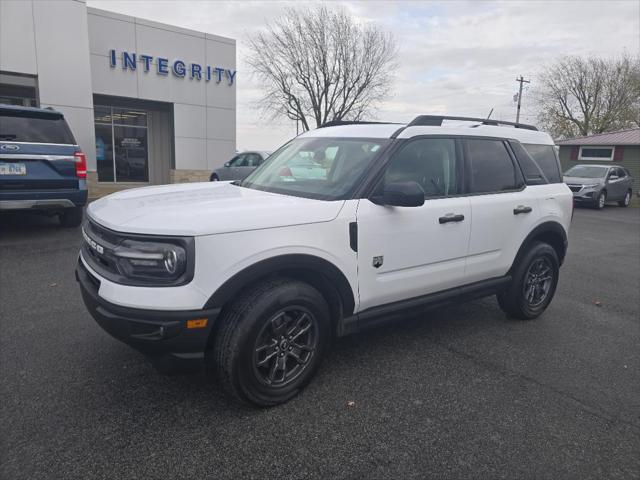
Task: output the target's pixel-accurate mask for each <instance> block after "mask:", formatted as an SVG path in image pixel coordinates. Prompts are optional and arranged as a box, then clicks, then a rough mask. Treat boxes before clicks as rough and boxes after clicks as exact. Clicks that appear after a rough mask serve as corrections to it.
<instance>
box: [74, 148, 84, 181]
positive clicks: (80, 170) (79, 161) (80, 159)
mask: <svg viewBox="0 0 640 480" xmlns="http://www.w3.org/2000/svg"><path fill="white" fill-rule="evenodd" d="M73 156H74V157H75V159H76V177H78V178H87V156H86V155H85V154H84V153H82V152H76V153H74V154H73Z"/></svg>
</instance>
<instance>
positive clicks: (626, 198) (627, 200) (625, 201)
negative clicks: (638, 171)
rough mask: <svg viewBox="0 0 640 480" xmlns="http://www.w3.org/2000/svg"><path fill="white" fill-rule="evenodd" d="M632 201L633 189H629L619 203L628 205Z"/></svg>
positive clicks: (622, 205) (623, 205) (624, 205)
mask: <svg viewBox="0 0 640 480" xmlns="http://www.w3.org/2000/svg"><path fill="white" fill-rule="evenodd" d="M630 203H631V190H627V193H625V195H624V198H623V199H622V200H620V201H619V202H618V205H620V206H621V207H628V206H629V204H630Z"/></svg>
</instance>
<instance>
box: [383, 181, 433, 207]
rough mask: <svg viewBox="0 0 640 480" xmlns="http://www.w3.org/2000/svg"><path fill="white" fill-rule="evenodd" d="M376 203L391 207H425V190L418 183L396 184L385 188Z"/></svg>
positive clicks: (389, 184)
mask: <svg viewBox="0 0 640 480" xmlns="http://www.w3.org/2000/svg"><path fill="white" fill-rule="evenodd" d="M375 200H377V202H374V203H382V204H383V205H389V206H391V207H420V206H422V205H424V190H423V189H422V187H421V186H420V185H419V184H418V183H417V182H395V183H388V184H387V185H385V186H384V190H383V191H382V196H378V197H377V198H376V199H375Z"/></svg>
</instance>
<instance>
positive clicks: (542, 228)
mask: <svg viewBox="0 0 640 480" xmlns="http://www.w3.org/2000/svg"><path fill="white" fill-rule="evenodd" d="M550 238H552V239H554V240H553V241H552V242H547V243H550V245H551V246H552V247H553V248H554V249H555V250H556V252H557V253H558V260H559V261H560V265H562V263H563V261H564V258H565V255H566V253H567V248H568V245H569V241H568V237H567V232H566V230H565V229H564V227H563V226H562V224H560V223H559V222H555V221H552V220H549V221H546V222H543V223H541V224H540V225H538V226H536V227H535V228H534V229H533V230H531V232H529V234H528V235H527V236H526V238H525V239H524V241H523V242H522V244H521V245H520V248H519V249H518V253H517V254H516V256H515V258H514V260H513V263H512V264H511V268H509V272H508V273H509V274H511V273H512V272H513V269H514V268H515V266H516V265H517V264H518V261H519V260H520V258H522V256H523V255H524V254H525V252H526V251H527V249H528V248H529V246H530V245H531V243H532V242H533V241H535V240H540V239H541V240H543V241H544V240H549V239H550ZM558 240H559V242H558Z"/></svg>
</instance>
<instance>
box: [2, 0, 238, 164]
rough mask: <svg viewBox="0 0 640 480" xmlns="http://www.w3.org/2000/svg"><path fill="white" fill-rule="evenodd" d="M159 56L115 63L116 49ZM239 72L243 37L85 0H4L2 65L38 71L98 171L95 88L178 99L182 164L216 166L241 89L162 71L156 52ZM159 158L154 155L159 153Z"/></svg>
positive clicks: (231, 134) (229, 147)
mask: <svg viewBox="0 0 640 480" xmlns="http://www.w3.org/2000/svg"><path fill="white" fill-rule="evenodd" d="M111 49H115V50H116V51H117V52H118V54H119V55H121V52H122V51H123V50H125V51H127V52H131V53H137V54H139V55H140V54H148V55H152V56H153V57H154V61H153V64H152V71H150V72H144V70H143V69H142V68H141V64H140V63H139V64H138V68H137V69H136V71H135V72H134V71H129V70H127V71H124V70H123V69H122V68H121V67H120V65H119V64H118V66H117V67H116V68H111V67H110V64H109V50H111ZM157 57H165V58H168V59H169V60H170V61H173V60H175V59H181V60H184V61H185V62H186V63H191V62H195V63H198V64H201V65H211V66H212V67H215V66H220V67H223V68H227V69H231V70H235V68H236V44H235V40H232V39H229V38H224V37H218V36H216V35H210V34H205V33H202V32H196V31H193V30H187V29H182V28H178V27H173V26H170V25H163V24H159V23H155V22H150V21H147V20H143V19H139V18H134V17H128V16H125V15H120V14H115V13H112V12H107V11H104V10H97V9H93V8H87V6H86V4H85V2H84V1H82V0H66V1H62V0H61V1H56V0H0V70H1V71H6V72H13V73H24V74H31V75H37V76H38V88H39V98H40V104H41V106H52V107H54V108H56V109H57V110H60V111H62V112H63V113H64V114H65V117H66V118H67V120H68V122H69V124H70V126H71V129H72V130H73V133H74V135H75V137H76V140H77V141H78V143H79V145H80V147H81V148H82V149H83V151H85V152H86V154H87V160H88V167H89V170H95V168H96V158H95V132H94V125H93V96H92V94H93V93H97V94H104V95H114V96H119V97H129V98H140V99H145V100H154V101H160V102H169V103H173V104H174V119H173V120H174V132H175V139H174V143H175V165H176V168H177V169H194V170H210V169H213V168H215V167H218V166H221V165H222V164H223V163H224V162H226V161H227V160H228V159H230V158H231V157H232V156H233V154H234V152H235V148H236V112H235V109H236V87H235V83H234V84H233V85H231V86H229V85H228V84H227V82H224V81H223V82H221V83H216V82H215V81H210V82H206V81H204V80H200V81H198V80H193V79H189V78H178V77H175V76H174V75H172V74H171V73H170V74H169V75H167V76H161V75H157V74H156V73H155V71H154V70H155V68H156V60H155V59H156V58H157ZM151 161H153V159H151Z"/></svg>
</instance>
